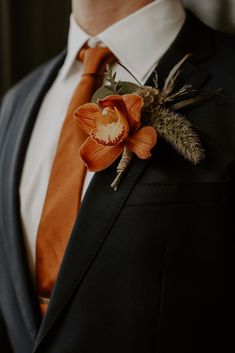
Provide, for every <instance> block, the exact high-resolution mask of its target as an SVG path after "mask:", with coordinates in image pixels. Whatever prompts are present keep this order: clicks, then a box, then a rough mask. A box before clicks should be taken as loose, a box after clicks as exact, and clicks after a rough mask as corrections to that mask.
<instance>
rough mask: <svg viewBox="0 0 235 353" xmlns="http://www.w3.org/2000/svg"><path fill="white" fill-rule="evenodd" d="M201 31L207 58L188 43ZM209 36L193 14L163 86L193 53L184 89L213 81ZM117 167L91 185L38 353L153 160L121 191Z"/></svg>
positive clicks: (163, 68)
mask: <svg viewBox="0 0 235 353" xmlns="http://www.w3.org/2000/svg"><path fill="white" fill-rule="evenodd" d="M195 31H200V32H201V35H202V36H203V37H200V33H198V32H197V36H199V38H203V40H204V41H205V43H204V44H203V48H204V52H203V53H202V52H201V48H202V43H201V42H200V41H199V40H198V37H197V36H196V35H195V38H197V40H195V41H194V44H192V42H191V39H190V40H189V38H188V37H189V35H192V33H195ZM208 31H209V30H207V29H206V27H205V26H204V25H202V24H201V23H200V22H199V21H198V20H196V19H195V18H194V17H193V16H192V15H191V14H188V19H187V20H186V23H185V25H184V26H183V28H182V30H181V32H180V34H179V36H178V37H177V39H176V41H175V42H174V44H173V45H172V47H171V48H170V49H169V50H168V52H167V53H166V54H165V56H164V57H163V58H162V60H161V62H160V64H159V66H158V68H157V71H158V73H159V77H160V83H161V84H162V82H163V79H164V78H165V77H166V76H167V74H168V73H169V70H170V69H171V68H172V67H173V66H174V65H175V64H176V63H177V62H178V61H179V60H180V59H182V57H183V56H184V55H185V54H186V53H188V52H192V54H193V59H192V60H191V62H190V63H187V64H185V66H184V70H183V72H182V75H181V81H180V83H179V84H180V85H181V84H182V85H183V84H185V83H189V82H191V81H193V82H192V83H193V86H194V88H195V89H199V88H200V87H201V86H202V84H203V83H204V82H205V80H206V79H207V78H208V74H207V73H205V72H204V71H203V70H201V69H198V68H197V67H196V66H195V65H194V63H196V62H197V61H199V60H203V59H205V58H206V57H209V55H211V54H212V51H211V39H210V38H209V34H208ZM192 40H193V38H192ZM189 44H190V45H189ZM191 44H192V45H191ZM152 79H153V76H152V77H150V79H149V80H148V82H147V83H146V84H151V83H152ZM116 165H117V163H115V164H114V165H113V166H111V167H110V168H108V169H106V170H104V171H102V172H99V173H96V174H95V176H94V177H93V179H92V181H91V183H90V185H89V188H88V190H87V192H86V195H85V198H84V200H83V202H82V205H81V208H80V211H79V215H78V218H77V221H76V223H75V226H74V229H73V232H72V235H71V238H70V241H69V244H68V247H67V250H66V253H65V256H64V259H63V262H62V266H61V270H60V273H59V276H58V279H57V282H56V285H55V288H54V291H53V293H52V297H51V301H50V305H49V307H48V311H47V314H46V316H45V318H44V321H43V323H42V326H41V328H40V331H39V334H38V337H37V340H36V344H35V349H34V351H36V350H37V347H38V346H39V345H40V343H41V342H42V340H43V339H44V338H45V336H46V335H47V333H48V332H49V330H50V328H51V327H52V326H53V325H54V323H55V322H56V320H57V319H58V318H59V316H60V314H61V312H62V311H63V309H65V308H66V305H67V304H68V302H69V300H70V298H71V296H72V295H73V293H74V292H75V290H78V288H79V286H80V285H81V283H82V281H83V279H84V277H85V276H86V273H87V271H89V267H90V266H91V265H92V263H93V261H94V260H95V257H96V256H97V254H98V252H99V250H100V249H101V247H102V244H103V243H104V241H105V239H106V238H107V236H108V234H109V232H110V230H111V228H112V225H113V223H114V222H115V220H116V218H117V217H118V215H119V213H120V211H121V209H122V207H123V205H124V203H125V201H126V199H127V198H128V196H129V194H130V192H131V191H132V189H133V187H134V186H135V184H136V182H137V180H138V179H139V178H140V177H141V174H142V173H143V172H144V170H145V168H146V167H147V165H148V161H146V160H145V161H143V160H139V159H137V158H136V159H135V161H134V162H133V163H132V165H131V167H130V169H129V171H128V173H127V174H126V176H125V178H124V180H123V182H122V184H121V186H120V188H119V189H118V191H116V192H115V191H113V190H112V189H111V187H110V184H111V182H112V180H113V178H114V177H115V175H116ZM96 205H97V206H98V207H96ZM123 226H125V225H123ZM74 259H76V266H74Z"/></svg>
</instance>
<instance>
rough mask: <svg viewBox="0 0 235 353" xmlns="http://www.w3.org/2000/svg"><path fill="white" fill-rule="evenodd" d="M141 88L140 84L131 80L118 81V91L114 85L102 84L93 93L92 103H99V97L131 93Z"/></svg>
mask: <svg viewBox="0 0 235 353" xmlns="http://www.w3.org/2000/svg"><path fill="white" fill-rule="evenodd" d="M138 88H139V86H138V85H136V84H135V83H131V82H125V81H120V82H118V83H117V86H116V92H114V89H113V87H112V86H108V85H105V86H101V87H100V88H99V89H98V90H97V91H96V92H95V93H94V95H93V97H92V100H91V102H92V103H97V101H98V99H104V98H105V97H107V96H110V95H115V94H118V95H123V94H130V93H134V92H135V91H136V90H137V89H138Z"/></svg>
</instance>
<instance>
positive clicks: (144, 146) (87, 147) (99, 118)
mask: <svg viewBox="0 0 235 353" xmlns="http://www.w3.org/2000/svg"><path fill="white" fill-rule="evenodd" d="M142 107H143V99H142V97H140V96H139V95H137V94H125V95H123V96H121V95H113V96H108V97H106V98H104V99H102V100H99V101H98V103H97V104H95V103H87V104H84V105H82V106H80V107H79V108H78V109H77V110H76V111H75V113H74V117H75V119H76V121H77V122H78V124H79V126H80V127H81V129H82V130H83V131H85V132H86V133H87V134H88V135H89V136H88V138H87V139H86V140H85V142H84V143H83V144H82V146H81V148H80V155H81V158H82V159H83V161H84V162H85V164H86V165H87V168H88V169H89V170H90V171H95V172H96V171H100V170H103V169H105V168H107V167H109V166H110V165H111V164H112V163H113V162H114V161H115V160H116V159H117V158H118V157H119V156H120V155H121V154H122V152H123V150H124V148H125V147H127V148H128V149H129V150H130V151H132V152H134V153H135V154H136V155H137V156H138V157H139V158H141V159H147V158H149V157H151V153H150V151H151V149H152V147H153V146H154V145H155V144H156V142H157V133H156V130H155V129H154V128H153V127H152V126H143V127H141V110H142Z"/></svg>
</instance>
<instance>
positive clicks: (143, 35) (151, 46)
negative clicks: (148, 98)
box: [61, 0, 186, 82]
mask: <svg viewBox="0 0 235 353" xmlns="http://www.w3.org/2000/svg"><path fill="white" fill-rule="evenodd" d="M185 17H186V13H185V10H184V8H183V6H182V4H181V2H180V1H179V0H155V1H153V2H151V3H150V4H149V5H147V6H144V7H142V8H141V9H140V10H138V11H136V12H134V13H132V14H131V15H129V16H127V17H125V18H124V19H122V20H121V21H119V22H117V23H115V24H113V25H112V26H110V27H108V28H107V29H105V30H104V31H103V32H101V33H100V34H98V35H97V36H96V37H95V38H97V40H99V41H101V42H102V43H104V45H105V46H107V47H108V48H109V49H110V50H111V51H112V52H113V53H114V55H115V56H116V57H117V59H118V60H119V61H120V62H121V63H122V64H123V65H124V66H126V68H127V69H128V70H130V71H131V72H132V74H133V75H134V76H135V77H136V78H137V79H138V80H139V81H141V82H143V81H144V80H145V79H147V77H148V74H149V73H150V72H151V71H152V70H153V69H154V67H155V66H156V65H157V63H158V61H159V60H160V58H161V57H162V56H163V55H164V54H165V52H166V51H167V49H168V48H169V47H170V45H171V44H172V43H173V41H174V39H175V38H176V36H177V34H178V33H179V31H180V29H181V27H182V25H183V23H184V21H185ZM90 38H91V36H90V35H89V34H87V33H86V32H84V31H83V30H82V29H81V28H80V27H79V26H78V24H77V23H76V22H75V19H74V16H73V15H71V19H70V31H69V38H68V54H67V57H66V60H65V63H64V66H63V68H62V70H61V74H62V75H63V76H64V77H65V76H66V75H67V74H68V72H69V70H70V68H71V66H72V65H73V63H74V61H75V59H76V55H77V53H78V51H79V50H80V49H81V47H82V46H83V45H84V43H85V42H86V41H88V40H89V39H90Z"/></svg>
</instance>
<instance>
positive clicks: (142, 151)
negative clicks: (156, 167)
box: [126, 126, 157, 159]
mask: <svg viewBox="0 0 235 353" xmlns="http://www.w3.org/2000/svg"><path fill="white" fill-rule="evenodd" d="M156 143H157V132H156V130H155V129H154V128H153V127H152V126H144V127H142V128H141V129H140V130H139V131H137V132H136V133H135V134H134V135H133V136H132V137H129V138H128V139H127V143H126V146H127V148H129V150H131V151H132V152H134V153H135V154H136V155H137V156H138V157H139V158H141V159H147V158H149V157H151V153H150V151H151V149H152V148H153V146H155V145H156Z"/></svg>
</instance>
